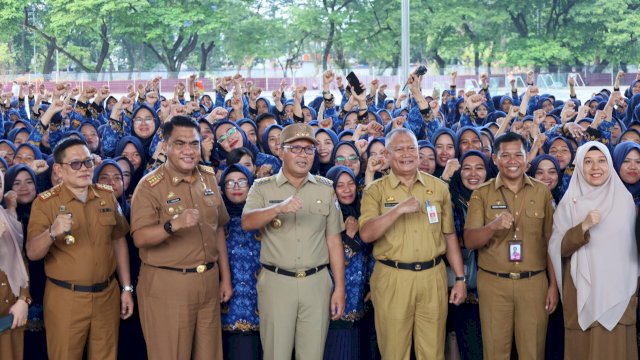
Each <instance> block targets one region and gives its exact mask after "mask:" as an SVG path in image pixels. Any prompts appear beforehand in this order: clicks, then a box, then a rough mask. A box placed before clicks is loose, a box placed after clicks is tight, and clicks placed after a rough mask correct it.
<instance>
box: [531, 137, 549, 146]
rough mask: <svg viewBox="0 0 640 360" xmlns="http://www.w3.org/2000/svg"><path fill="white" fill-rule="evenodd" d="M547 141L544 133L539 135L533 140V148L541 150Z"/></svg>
mask: <svg viewBox="0 0 640 360" xmlns="http://www.w3.org/2000/svg"><path fill="white" fill-rule="evenodd" d="M545 141H547V135H545V134H544V133H538V135H536V138H535V139H534V140H533V147H537V148H541V147H542V145H543V144H544V142H545Z"/></svg>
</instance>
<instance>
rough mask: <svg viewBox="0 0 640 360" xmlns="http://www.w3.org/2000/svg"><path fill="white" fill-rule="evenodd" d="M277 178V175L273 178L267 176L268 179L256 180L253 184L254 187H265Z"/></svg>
mask: <svg viewBox="0 0 640 360" xmlns="http://www.w3.org/2000/svg"><path fill="white" fill-rule="evenodd" d="M275 178H276V177H275V175H273V176H267V177H263V178H260V179H256V180H255V181H254V182H253V185H264V184H268V183H270V182H271V181H273V180H274V179H275Z"/></svg>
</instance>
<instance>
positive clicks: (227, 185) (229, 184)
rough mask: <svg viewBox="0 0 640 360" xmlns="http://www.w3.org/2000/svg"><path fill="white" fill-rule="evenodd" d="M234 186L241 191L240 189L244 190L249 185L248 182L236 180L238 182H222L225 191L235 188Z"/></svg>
mask: <svg viewBox="0 0 640 360" xmlns="http://www.w3.org/2000/svg"><path fill="white" fill-rule="evenodd" d="M236 185H237V186H238V187H239V188H241V189H242V188H246V187H247V186H248V185H249V181H248V180H244V179H242V180H238V181H235V180H227V181H225V182H224V187H225V188H226V189H233V188H235V187H236Z"/></svg>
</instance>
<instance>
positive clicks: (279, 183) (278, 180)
mask: <svg viewBox="0 0 640 360" xmlns="http://www.w3.org/2000/svg"><path fill="white" fill-rule="evenodd" d="M307 181H310V182H312V183H314V184H316V183H317V181H316V178H315V176H313V175H311V174H310V173H307V178H306V179H305V180H304V181H303V182H302V185H304V184H305V183H306V182H307ZM288 182H289V179H287V177H286V176H285V175H284V172H283V171H282V168H280V171H278V174H277V175H276V185H277V186H278V187H280V186H282V185H284V184H285V183H288Z"/></svg>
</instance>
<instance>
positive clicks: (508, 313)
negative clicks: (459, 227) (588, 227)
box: [464, 133, 558, 360]
mask: <svg viewBox="0 0 640 360" xmlns="http://www.w3.org/2000/svg"><path fill="white" fill-rule="evenodd" d="M494 149H495V153H494V154H493V161H494V162H495V164H496V165H497V166H498V169H499V171H500V172H499V173H498V176H497V177H496V178H495V179H492V180H490V181H488V182H487V183H486V184H483V185H482V186H481V187H479V188H478V189H476V190H475V191H474V192H473V194H472V195H471V200H470V201H469V210H468V212H467V221H466V223H465V232H464V241H465V245H466V246H467V248H470V249H479V251H478V267H479V271H478V296H479V298H480V299H481V300H480V323H481V326H482V344H483V352H484V358H485V359H491V360H500V359H509V358H510V356H511V342H512V338H513V334H514V331H515V338H516V346H517V349H518V356H519V358H520V359H543V358H544V348H545V339H546V334H547V320H548V314H550V313H551V312H553V311H554V310H555V307H556V305H557V302H558V288H557V285H556V281H555V277H554V275H553V268H552V265H551V262H550V261H549V260H548V257H547V243H548V241H549V238H550V236H551V231H552V225H553V206H552V203H551V202H552V200H553V198H552V197H551V193H550V192H549V190H548V189H547V186H546V185H545V184H543V183H541V182H538V181H537V180H535V179H532V178H530V177H528V176H527V175H526V174H525V173H524V172H525V164H526V152H525V150H524V139H523V138H522V137H521V136H520V135H518V134H516V133H507V134H505V135H502V136H500V137H498V138H497V139H496V142H495V145H494ZM545 270H547V271H549V279H550V283H548V282H547V277H546V276H545Z"/></svg>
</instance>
